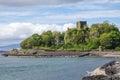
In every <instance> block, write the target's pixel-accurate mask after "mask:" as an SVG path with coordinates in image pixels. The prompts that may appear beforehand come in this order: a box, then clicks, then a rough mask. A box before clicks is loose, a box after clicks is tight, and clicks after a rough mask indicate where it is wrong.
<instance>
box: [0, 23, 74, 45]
mask: <svg viewBox="0 0 120 80" xmlns="http://www.w3.org/2000/svg"><path fill="white" fill-rule="evenodd" d="M0 26H2V27H0V30H1V31H0V42H1V43H0V45H8V44H16V43H19V42H20V41H21V40H23V39H25V38H27V37H29V36H31V35H32V34H34V33H38V34H41V33H42V32H43V31H48V30H51V31H60V32H64V31H66V30H67V28H68V27H69V28H73V27H75V25H74V24H72V23H68V24H64V25H56V24H51V25H50V24H32V23H10V24H0Z"/></svg>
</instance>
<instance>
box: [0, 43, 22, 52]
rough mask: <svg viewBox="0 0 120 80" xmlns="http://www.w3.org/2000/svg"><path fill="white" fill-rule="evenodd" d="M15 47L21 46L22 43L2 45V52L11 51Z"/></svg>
mask: <svg viewBox="0 0 120 80" xmlns="http://www.w3.org/2000/svg"><path fill="white" fill-rule="evenodd" d="M13 48H20V45H19V44H12V45H7V46H0V52H3V51H9V50H11V49H13Z"/></svg>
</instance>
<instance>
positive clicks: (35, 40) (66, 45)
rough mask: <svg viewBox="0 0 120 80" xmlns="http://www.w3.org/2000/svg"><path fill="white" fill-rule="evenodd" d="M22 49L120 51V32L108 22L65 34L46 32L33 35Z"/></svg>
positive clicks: (23, 42)
mask: <svg viewBox="0 0 120 80" xmlns="http://www.w3.org/2000/svg"><path fill="white" fill-rule="evenodd" d="M20 45H21V48H22V49H32V48H39V49H49V50H93V49H98V48H102V49H115V50H120V31H119V29H118V28H117V27H116V25H114V24H110V23H109V22H108V21H104V22H103V23H97V24H92V26H91V27H88V26H87V25H84V26H83V27H82V28H80V29H77V28H70V29H69V28H68V30H67V31H65V32H58V31H54V32H52V31H46V32H43V33H42V34H33V35H32V36H30V37H28V38H27V39H25V40H23V41H22V42H21V43H20Z"/></svg>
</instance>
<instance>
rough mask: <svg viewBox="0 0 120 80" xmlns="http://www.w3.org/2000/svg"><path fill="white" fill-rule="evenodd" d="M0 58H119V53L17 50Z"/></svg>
mask: <svg viewBox="0 0 120 80" xmlns="http://www.w3.org/2000/svg"><path fill="white" fill-rule="evenodd" d="M2 56H5V57H85V56H93V57H118V58H120V52H113V51H112V52H110V51H65V50H40V49H29V50H18V49H13V50H11V51H8V52H6V53H4V54H2Z"/></svg>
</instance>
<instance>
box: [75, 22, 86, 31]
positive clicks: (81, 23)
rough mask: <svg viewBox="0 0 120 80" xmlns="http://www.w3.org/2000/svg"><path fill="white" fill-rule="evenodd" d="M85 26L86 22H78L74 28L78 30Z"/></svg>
mask: <svg viewBox="0 0 120 80" xmlns="http://www.w3.org/2000/svg"><path fill="white" fill-rule="evenodd" d="M85 25H87V22H86V21H78V22H76V27H77V29H78V30H80V29H82V28H83V27H84V26H85Z"/></svg>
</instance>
